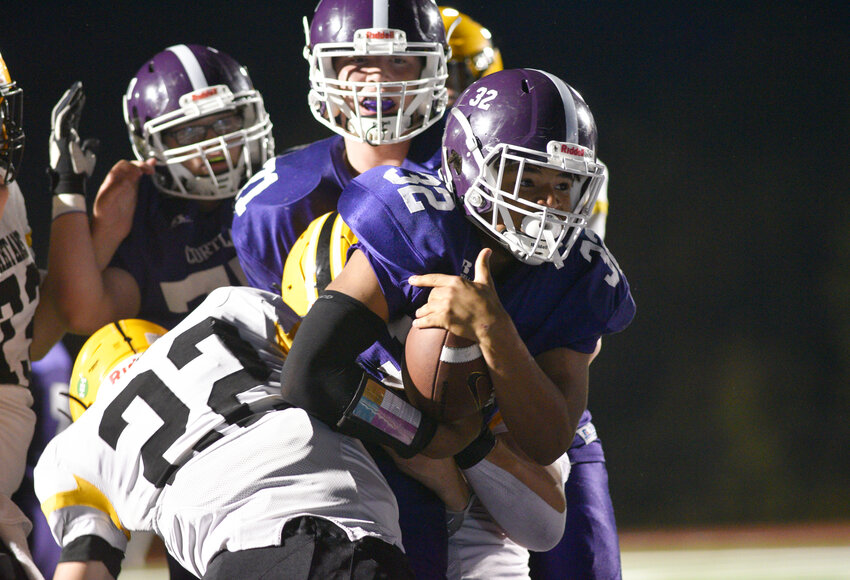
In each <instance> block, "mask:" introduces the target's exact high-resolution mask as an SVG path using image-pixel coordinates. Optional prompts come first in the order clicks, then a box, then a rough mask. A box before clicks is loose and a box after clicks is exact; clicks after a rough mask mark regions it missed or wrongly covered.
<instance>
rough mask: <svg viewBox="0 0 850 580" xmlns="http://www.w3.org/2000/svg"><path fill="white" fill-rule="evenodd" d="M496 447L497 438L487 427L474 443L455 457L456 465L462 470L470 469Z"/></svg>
mask: <svg viewBox="0 0 850 580" xmlns="http://www.w3.org/2000/svg"><path fill="white" fill-rule="evenodd" d="M495 446H496V437H495V436H494V435H493V432H492V431H490V429H489V428H488V427H487V426H485V427H484V429H482V430H481V433H479V434H478V437H476V438H475V439H474V440H473V441H472V443H470V444H469V445H467V446H466V447H465V448H464V449H463V450H462V451H461V452H460V453H458V454H457V455H455V463H457V466H458V467H460V468H461V469H469V468H470V467H472V466H473V465H475V464H477V463H478V462H480V461H481V460H482V459H484V458H485V457H487V455H488V454H489V453H490V452H491V451H492V450H493V447H495Z"/></svg>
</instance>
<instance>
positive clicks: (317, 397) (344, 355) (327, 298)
mask: <svg viewBox="0 0 850 580" xmlns="http://www.w3.org/2000/svg"><path fill="white" fill-rule="evenodd" d="M384 326H385V324H384V321H383V320H381V317H380V316H378V315H377V314H375V313H374V312H372V311H371V310H369V308H367V307H366V305H365V304H363V303H362V302H360V301H359V300H355V299H354V298H352V297H351V296H348V295H347V294H343V293H341V292H334V291H329V292H326V293H325V294H322V295H321V296H319V299H318V300H316V303H315V304H313V306H312V308H310V312H308V313H307V316H305V317H304V320H303V321H302V322H301V326H300V327H299V328H298V333H297V334H296V336H295V340H294V341H293V342H292V348H291V349H290V350H289V354H288V355H287V356H286V362H285V363H284V365H283V369H282V370H281V376H280V384H281V392H282V394H283V398H284V399H285V400H286V402H287V403H290V404H292V405H294V406H296V407H301V408H302V409H304V410H305V411H307V412H308V413H310V414H311V415H313V416H314V417H316V418H317V419H319V420H320V421H322V422H324V423H327V424H328V425H330V426H331V427H336V426H337V423H339V421H340V419H342V417H343V414H344V413H345V410H346V409H347V408H348V406H349V404H350V403H351V400H352V398H354V395H355V394H356V393H357V390H358V387H359V386H360V383H361V381H362V378H363V369H362V368H360V367H359V366H358V365H357V362H356V361H357V355H359V354H360V353H361V352H363V351H364V350H366V349H367V348H368V347H369V346H371V345H372V343H374V342H375V340H377V338H378V336H379V335H380V332H381V329H382V328H384Z"/></svg>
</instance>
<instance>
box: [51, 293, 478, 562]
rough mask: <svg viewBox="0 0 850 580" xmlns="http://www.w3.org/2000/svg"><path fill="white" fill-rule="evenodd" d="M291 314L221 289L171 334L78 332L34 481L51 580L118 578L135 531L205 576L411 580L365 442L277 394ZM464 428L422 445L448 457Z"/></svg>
mask: <svg viewBox="0 0 850 580" xmlns="http://www.w3.org/2000/svg"><path fill="white" fill-rule="evenodd" d="M298 320H299V318H298V317H297V316H295V315H294V314H293V313H292V311H291V310H290V309H289V308H288V307H287V306H286V305H285V304H284V302H283V301H282V300H281V298H280V297H279V296H277V295H273V294H271V293H268V292H265V291H262V290H257V289H254V288H246V287H242V288H238V287H229V288H219V289H216V290H214V291H213V292H211V293H210V295H209V296H208V298H207V299H206V301H204V302H203V303H202V304H201V306H199V307H198V308H197V309H196V310H194V311H193V312H192V313H191V314H189V315H188V316H187V317H186V318H185V319H184V320H183V321H182V322H181V323H179V324H178V325H177V326H176V327H175V328H174V329H173V330H172V331H170V332H168V333H167V334H166V333H165V329H164V328H161V327H159V326H157V325H154V324H152V323H149V322H146V321H141V320H123V321H119V322H117V323H112V324H110V325H108V326H106V327H104V328H103V329H101V330H99V331H97V332H96V333H95V334H94V335H92V336H91V337H90V338H89V340H88V341H87V342H86V344H85V345H84V346H83V348H82V350H81V351H80V354H79V355H78V357H77V362H76V364H75V366H74V370H73V373H72V380H71V389H70V391H71V392H70V395H71V399H72V403H71V412H72V416H73V417H74V419H75V421H74V423H73V424H72V425H71V426H70V427H69V428H68V429H66V430H65V431H63V432H62V433H61V434H59V435H58V436H57V437H56V438H54V439H53V440H52V441H51V442H50V444H49V445H48V447H47V449H46V450H45V452H44V454H43V455H42V457H41V459H40V461H39V463H38V465H37V467H36V472H35V481H36V491H37V493H38V496H39V499H40V501H41V503H42V507H43V510H44V512H45V515H46V516H47V519H48V522H49V523H50V526H51V529H52V530H53V533H54V536H55V538H56V540H57V542H58V543H59V544H60V545H61V546H62V562H61V563H60V564H59V566H58V568H57V573H56V578H65V577H66V576H64V574H69V575H70V574H73V573H81V572H87V573H99V574H101V575H106V574H108V576H106V577H117V576H118V573H119V571H120V564H121V560H122V558H123V552H124V550H125V548H126V546H127V541H128V538H129V537H130V533H131V531H133V530H149V531H154V532H156V533H157V534H158V535H159V536H160V537H162V539H163V540H164V542H165V545H166V547H167V549H168V551H169V553H170V554H172V555H173V556H174V557H175V558H176V559H177V560H178V561H179V562H180V563H181V564H182V565H183V566H185V567H186V568H187V569H189V570H191V571H192V572H193V573H194V574H195V575H196V576H198V577H203V578H221V579H230V578H260V577H262V578H268V577H275V578H284V577H285V578H305V579H306V578H308V577H309V578H330V577H334V578H413V574H412V572H411V571H410V569H409V567H408V564H407V561H406V558H405V556H404V554H403V552H402V549H401V532H400V530H399V526H398V521H397V520H398V509H397V506H396V501H395V498H394V496H393V493H392V491H391V490H390V488H389V487H388V485H387V482H386V480H385V479H384V477H383V476H382V475H381V473H380V471H379V470H378V468H377V466H376V464H375V463H374V461H373V460H372V459H371V457H370V456H369V454H368V453H367V452H366V450H365V448H364V447H363V445H362V444H361V443H360V441H358V440H356V439H354V438H351V437H348V436H345V435H342V434H340V433H339V432H336V431H335V430H332V429H329V428H328V427H327V426H326V425H324V424H323V423H321V422H319V421H317V420H315V419H313V418H312V417H310V416H309V415H308V414H307V413H305V412H304V411H303V410H301V409H298V408H295V407H292V406H290V405H288V404H286V403H285V402H284V401H283V399H282V397H281V394H280V383H279V378H280V370H281V366H282V364H283V361H284V359H285V356H286V348H285V346H284V343H283V341H282V337H283V336H284V334H285V333H286V332H288V331H290V330H291V327H292V325H293V324H295V323H296V322H297V321H298ZM154 339H155V342H154ZM382 416H383V417H391V415H387V414H382ZM396 424H397V425H401V423H396ZM476 425H477V423H476V422H474V421H473V423H472V427H473V429H471V430H470V429H469V428H467V429H466V431H465V432H464V433H461V432H457V433H454V432H448V431H441V432H439V433H437V435H435V437H434V439H433V440H432V441H433V442H437V441H438V440H439V441H440V442H441V443H440V444H442V445H446V446H447V447H446V449H460V448H462V447H463V446H464V445H466V444H467V443H468V442H469V441H470V440H471V439H472V438H474V437H475V433H476V429H477V427H476ZM403 430H404V429H402V431H403ZM441 437H442V439H440V438H441ZM453 437H457V440H456V441H452V438H453ZM426 451H427V449H426ZM86 577H89V576H86ZM97 577H103V576H97Z"/></svg>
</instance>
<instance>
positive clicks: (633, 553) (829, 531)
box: [119, 524, 850, 580]
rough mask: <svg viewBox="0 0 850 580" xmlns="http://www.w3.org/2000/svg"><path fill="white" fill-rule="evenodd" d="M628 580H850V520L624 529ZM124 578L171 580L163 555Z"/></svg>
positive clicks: (130, 564) (133, 564)
mask: <svg viewBox="0 0 850 580" xmlns="http://www.w3.org/2000/svg"><path fill="white" fill-rule="evenodd" d="M621 545H622V550H623V553H622V559H623V580H768V579H769V580H850V524H846V525H845V524H836V525H797V526H741V527H735V528H710V529H709V528H707V529H696V530H695V529H688V530H664V531H624V532H622V533H621ZM144 559H145V558H144V557H142V558H141V559H140V558H139V556H135V557H133V556H132V555H130V554H128V561H127V563H126V564H127V565H125V567H124V570H123V571H122V573H121V576H120V578H119V580H167V579H168V572H167V570H166V569H165V567H164V562H162V559H161V557H154V559H153V561H151V558H150V557H148V558H147V564H145V563H143V562H144Z"/></svg>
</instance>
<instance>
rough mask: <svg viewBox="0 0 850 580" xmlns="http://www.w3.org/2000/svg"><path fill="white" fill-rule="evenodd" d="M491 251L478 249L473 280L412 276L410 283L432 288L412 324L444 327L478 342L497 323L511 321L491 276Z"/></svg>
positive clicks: (455, 277)
mask: <svg viewBox="0 0 850 580" xmlns="http://www.w3.org/2000/svg"><path fill="white" fill-rule="evenodd" d="M491 254H492V250H490V249H489V248H485V249H483V250H481V252H479V254H478V257H477V258H476V260H475V278H474V279H473V280H472V281H469V280H466V279H464V278H461V277H460V276H448V275H446V274H425V275H423V276H411V277H410V279H409V283H410V285H411V286H418V287H430V288H431V294H430V295H429V296H428V302H427V303H426V304H424V305H423V306H422V307H420V308H419V309H418V310H417V311H416V319H415V320H414V321H413V326H418V327H420V328H430V327H437V328H445V329H446V330H448V331H450V332H452V333H453V334H456V335H458V336H462V337H464V338H468V339H470V340H474V341H476V342H481V340H482V339H483V338H484V337H486V336H487V335H488V333H489V332H491V331H492V329H493V328H495V327H496V326H497V325H498V324H501V323H504V322H505V321H510V316H509V315H508V314H507V312H505V309H504V307H503V306H502V302H501V301H500V300H499V295H498V294H497V293H496V286H495V284H494V283H493V278H492V277H491V276H490V255H491Z"/></svg>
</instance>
